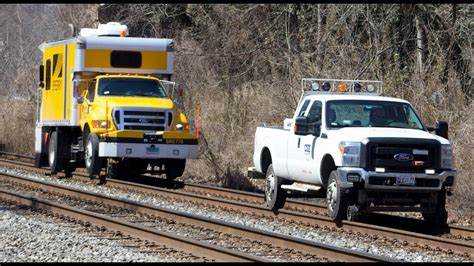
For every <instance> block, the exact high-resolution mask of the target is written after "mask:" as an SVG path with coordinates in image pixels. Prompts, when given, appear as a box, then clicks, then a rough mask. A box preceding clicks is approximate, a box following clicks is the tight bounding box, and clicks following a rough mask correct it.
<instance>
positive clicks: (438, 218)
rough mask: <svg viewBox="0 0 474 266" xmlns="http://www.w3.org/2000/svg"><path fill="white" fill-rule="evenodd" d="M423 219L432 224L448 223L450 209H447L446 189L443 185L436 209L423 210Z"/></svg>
mask: <svg viewBox="0 0 474 266" xmlns="http://www.w3.org/2000/svg"><path fill="white" fill-rule="evenodd" d="M421 214H422V215H423V219H424V220H425V221H426V222H428V223H429V224H430V225H434V226H440V225H445V224H447V223H448V211H446V189H445V188H444V187H443V188H442V189H441V191H440V192H438V202H437V204H436V207H435V211H434V213H433V212H430V213H427V212H422V213H421Z"/></svg>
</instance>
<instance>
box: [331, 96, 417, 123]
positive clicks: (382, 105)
mask: <svg viewBox="0 0 474 266" xmlns="http://www.w3.org/2000/svg"><path fill="white" fill-rule="evenodd" d="M326 111H327V116H326V124H327V127H328V128H341V127H396V128H413V129H424V126H423V123H422V122H421V120H420V119H419V118H418V116H417V115H416V113H415V111H414V110H413V108H411V106H410V105H409V104H406V103H401V102H388V101H363V100H338V101H328V102H327V105H326Z"/></svg>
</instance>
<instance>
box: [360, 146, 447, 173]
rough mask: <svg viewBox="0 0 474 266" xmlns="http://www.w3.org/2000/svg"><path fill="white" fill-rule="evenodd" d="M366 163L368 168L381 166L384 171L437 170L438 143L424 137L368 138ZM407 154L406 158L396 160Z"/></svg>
mask: <svg viewBox="0 0 474 266" xmlns="http://www.w3.org/2000/svg"><path fill="white" fill-rule="evenodd" d="M366 151H367V158H366V165H367V168H369V170H372V171H374V170H375V167H383V168H385V171H386V172H398V173H424V172H425V169H435V171H436V172H438V170H439V155H440V143H439V142H438V141H435V140H426V139H393V140H389V139H384V140H382V139H370V140H369V142H368V143H367V144H366ZM397 154H398V155H408V156H407V157H409V158H408V159H407V160H397V159H395V157H397Z"/></svg>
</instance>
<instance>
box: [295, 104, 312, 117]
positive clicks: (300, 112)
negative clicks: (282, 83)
mask: <svg viewBox="0 0 474 266" xmlns="http://www.w3.org/2000/svg"><path fill="white" fill-rule="evenodd" d="M309 102H310V100H306V101H304V103H303V106H301V109H300V111H299V112H298V115H297V116H303V115H304V114H305V112H304V111H306V108H308V105H309Z"/></svg>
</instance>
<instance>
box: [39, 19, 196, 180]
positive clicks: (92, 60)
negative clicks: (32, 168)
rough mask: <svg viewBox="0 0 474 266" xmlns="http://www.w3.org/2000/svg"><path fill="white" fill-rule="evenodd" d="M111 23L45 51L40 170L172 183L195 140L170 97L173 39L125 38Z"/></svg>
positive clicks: (124, 32) (124, 30)
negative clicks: (160, 177) (148, 175)
mask: <svg viewBox="0 0 474 266" xmlns="http://www.w3.org/2000/svg"><path fill="white" fill-rule="evenodd" d="M127 35H128V29H127V27H126V26H125V25H121V24H120V23H116V22H111V23H107V24H100V25H99V27H98V29H82V30H81V31H80V34H79V36H76V37H73V38H70V39H67V40H63V41H57V42H51V43H46V44H42V45H40V47H39V48H40V50H41V51H42V52H43V64H42V65H41V66H40V77H39V78H40V82H39V88H38V101H37V102H38V106H37V117H36V120H37V121H36V130H35V152H36V158H35V165H36V166H37V167H41V166H48V165H49V167H50V169H51V172H52V173H57V172H60V171H65V172H66V174H70V173H71V172H72V171H74V170H75V169H76V167H83V165H84V164H85V167H86V168H87V171H88V173H89V174H90V175H91V176H94V175H99V174H100V172H101V170H102V169H104V168H105V169H106V172H107V173H108V176H110V177H114V176H119V175H127V176H135V175H139V174H142V173H145V172H146V171H147V169H148V167H149V166H150V167H151V170H149V171H152V170H153V171H155V173H162V174H166V177H167V178H168V179H175V178H176V177H179V176H181V175H182V174H183V171H184V168H185V165H186V159H188V158H189V159H193V158H197V157H198V139H197V137H196V136H195V135H193V134H191V133H190V132H189V124H188V121H187V119H186V116H185V115H184V114H183V113H181V112H180V111H179V110H178V106H177V103H176V101H173V100H172V99H171V96H170V94H171V93H172V92H174V90H173V91H170V87H173V88H176V86H170V85H175V83H173V82H171V81H170V80H171V76H172V74H173V56H174V49H173V40H171V39H158V38H134V37H127Z"/></svg>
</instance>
